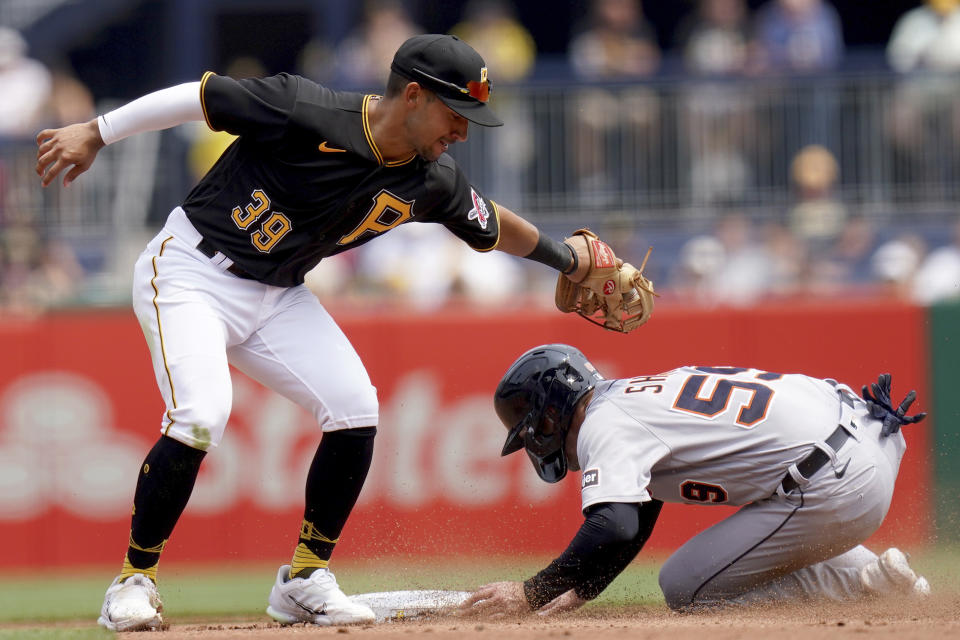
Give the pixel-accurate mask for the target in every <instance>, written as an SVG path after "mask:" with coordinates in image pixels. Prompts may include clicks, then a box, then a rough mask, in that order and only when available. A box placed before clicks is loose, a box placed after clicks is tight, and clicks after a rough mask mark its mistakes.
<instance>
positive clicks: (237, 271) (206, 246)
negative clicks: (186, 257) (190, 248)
mask: <svg viewBox="0 0 960 640" xmlns="http://www.w3.org/2000/svg"><path fill="white" fill-rule="evenodd" d="M197 251H199V252H200V253H202V254H203V255H205V256H207V257H208V258H212V257H214V256H215V255H217V249H216V247H214V246H213V245H212V244H211V243H210V242H209V241H208V240H206V239H203V240H201V241H200V242H199V243H197ZM227 271H229V272H230V273H232V274H233V275H235V276H237V277H238V278H246V279H247V280H253V276H251V275H250V274H249V273H247V272H246V271H244V270H243V269H241V268H240V267H238V266H237V264H236V263H235V262H231V264H230V266H229V267H227Z"/></svg>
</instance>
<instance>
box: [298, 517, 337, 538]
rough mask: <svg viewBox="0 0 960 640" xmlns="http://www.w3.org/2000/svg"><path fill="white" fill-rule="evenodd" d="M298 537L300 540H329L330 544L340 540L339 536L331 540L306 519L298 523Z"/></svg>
mask: <svg viewBox="0 0 960 640" xmlns="http://www.w3.org/2000/svg"><path fill="white" fill-rule="evenodd" d="M300 539H301V540H317V541H319V542H329V543H330V544H337V543H338V542H340V538H337V539H335V540H331V539H330V538H328V537H327V536H325V535H323V534H322V533H320V532H319V531H317V528H316V527H315V526H313V523H312V522H309V521H307V520H304V521H303V524H301V525H300Z"/></svg>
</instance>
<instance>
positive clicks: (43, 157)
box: [37, 119, 104, 187]
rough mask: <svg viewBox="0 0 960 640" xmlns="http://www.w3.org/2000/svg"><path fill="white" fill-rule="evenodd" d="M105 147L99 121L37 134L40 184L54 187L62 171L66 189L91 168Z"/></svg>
mask: <svg viewBox="0 0 960 640" xmlns="http://www.w3.org/2000/svg"><path fill="white" fill-rule="evenodd" d="M103 147H104V144H103V138H101V137H100V128H99V127H98V126H97V120H96V119H93V120H91V121H89V122H84V123H80V124H71V125H68V126H66V127H62V128H60V129H44V130H43V131H41V132H40V133H38V134H37V175H38V176H40V184H41V185H42V186H44V187H46V186H48V185H50V183H52V182H53V181H54V179H55V178H56V177H57V176H58V175H59V174H60V172H61V171H63V170H64V169H66V168H67V167H70V169H69V170H68V171H67V172H66V174H64V176H63V186H65V187H66V186H69V185H70V183H71V182H73V181H74V180H75V179H76V178H77V176H79V175H80V174H81V173H83V172H84V171H86V170H87V169H89V168H90V165H92V164H93V161H94V159H96V157H97V153H98V152H99V151H100V149H102V148H103Z"/></svg>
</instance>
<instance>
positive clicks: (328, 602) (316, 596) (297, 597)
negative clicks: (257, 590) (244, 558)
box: [267, 564, 376, 627]
mask: <svg viewBox="0 0 960 640" xmlns="http://www.w3.org/2000/svg"><path fill="white" fill-rule="evenodd" d="M269 602H270V606H268V607H267V613H268V614H269V615H270V617H271V618H273V619H274V620H276V621H277V622H279V623H280V624H295V623H297V622H309V623H311V624H316V625H319V626H321V627H329V626H332V625H344V624H364V623H371V622H373V621H374V620H375V619H376V616H375V615H374V613H373V610H372V609H371V608H370V607H368V606H367V605H365V604H362V603H358V602H352V601H351V600H350V598H348V597H347V596H346V595H344V593H343V591H341V590H340V587H339V586H337V579H336V578H335V577H334V575H333V573H331V572H330V570H329V569H317V570H316V571H314V572H313V574H311V575H310V577H309V578H290V565H287V564H285V565H283V566H282V567H280V570H279V571H278V572H277V581H276V582H275V583H274V584H273V589H271V590H270V600H269Z"/></svg>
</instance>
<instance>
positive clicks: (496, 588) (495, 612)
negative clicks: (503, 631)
mask: <svg viewBox="0 0 960 640" xmlns="http://www.w3.org/2000/svg"><path fill="white" fill-rule="evenodd" d="M460 611H461V612H462V613H463V614H468V615H479V616H483V617H487V618H504V617H507V616H517V615H521V614H526V613H530V604H529V603H528V602H527V596H526V595H524V593H523V583H522V582H493V583H491V584H487V585H484V586H482V587H480V588H479V589H477V590H476V591H474V592H473V593H472V594H470V596H469V597H468V598H467V599H466V600H464V601H463V604H462V605H460Z"/></svg>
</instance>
